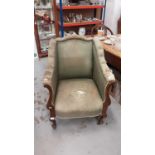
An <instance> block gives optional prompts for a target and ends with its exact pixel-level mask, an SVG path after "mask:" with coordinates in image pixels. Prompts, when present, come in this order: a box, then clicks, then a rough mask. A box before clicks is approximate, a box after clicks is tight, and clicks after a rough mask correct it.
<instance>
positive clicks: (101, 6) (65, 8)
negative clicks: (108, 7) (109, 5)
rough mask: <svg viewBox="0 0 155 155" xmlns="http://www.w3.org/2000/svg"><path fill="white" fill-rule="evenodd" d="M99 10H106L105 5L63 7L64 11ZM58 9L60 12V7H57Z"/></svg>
mask: <svg viewBox="0 0 155 155" xmlns="http://www.w3.org/2000/svg"><path fill="white" fill-rule="evenodd" d="M98 8H104V5H74V6H63V7H62V9H63V10H79V9H98ZM57 9H58V10H59V9H60V7H59V6H57Z"/></svg>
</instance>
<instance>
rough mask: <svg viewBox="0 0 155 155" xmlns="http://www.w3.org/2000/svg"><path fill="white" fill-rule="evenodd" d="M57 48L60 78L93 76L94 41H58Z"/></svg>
mask: <svg viewBox="0 0 155 155" xmlns="http://www.w3.org/2000/svg"><path fill="white" fill-rule="evenodd" d="M57 50H58V51H57V54H58V71H59V78H60V79H68V78H90V77H92V41H84V40H80V39H72V40H67V41H66V40H65V41H61V42H57Z"/></svg>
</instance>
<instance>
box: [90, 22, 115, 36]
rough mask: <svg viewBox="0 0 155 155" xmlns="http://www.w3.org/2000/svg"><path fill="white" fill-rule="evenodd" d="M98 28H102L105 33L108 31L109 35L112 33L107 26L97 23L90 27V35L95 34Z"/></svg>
mask: <svg viewBox="0 0 155 155" xmlns="http://www.w3.org/2000/svg"><path fill="white" fill-rule="evenodd" d="M100 28H102V30H104V31H105V35H107V33H108V32H109V33H110V34H111V35H113V34H114V33H113V32H112V31H111V29H110V28H109V27H107V26H105V25H104V24H99V25H95V26H94V27H92V29H91V36H93V35H94V34H97V30H99V29H100Z"/></svg>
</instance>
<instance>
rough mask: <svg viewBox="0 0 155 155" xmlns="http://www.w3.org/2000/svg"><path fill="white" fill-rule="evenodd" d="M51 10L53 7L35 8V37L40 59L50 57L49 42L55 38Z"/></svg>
mask: <svg viewBox="0 0 155 155" xmlns="http://www.w3.org/2000/svg"><path fill="white" fill-rule="evenodd" d="M51 9H52V8H51V5H48V6H47V5H45V6H43V5H42V6H35V8H34V35H35V41H36V47H37V52H38V56H39V58H41V57H45V56H47V55H48V45H49V40H50V39H51V38H53V37H54V36H55V35H54V34H53V32H52V24H53V21H52V20H51ZM45 14H46V15H47V16H45Z"/></svg>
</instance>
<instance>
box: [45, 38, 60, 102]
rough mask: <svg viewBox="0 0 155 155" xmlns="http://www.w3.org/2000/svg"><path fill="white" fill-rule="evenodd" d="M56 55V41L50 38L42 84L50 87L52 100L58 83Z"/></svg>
mask: <svg viewBox="0 0 155 155" xmlns="http://www.w3.org/2000/svg"><path fill="white" fill-rule="evenodd" d="M56 57H57V55H56V41H55V40H54V39H51V40H50V43H49V48H48V63H47V67H46V71H45V75H44V79H43V84H44V85H48V86H50V87H51V88H52V92H53V94H52V96H53V101H54V99H55V94H56V89H57V83H58V72H57V71H58V69H57V58H56Z"/></svg>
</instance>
